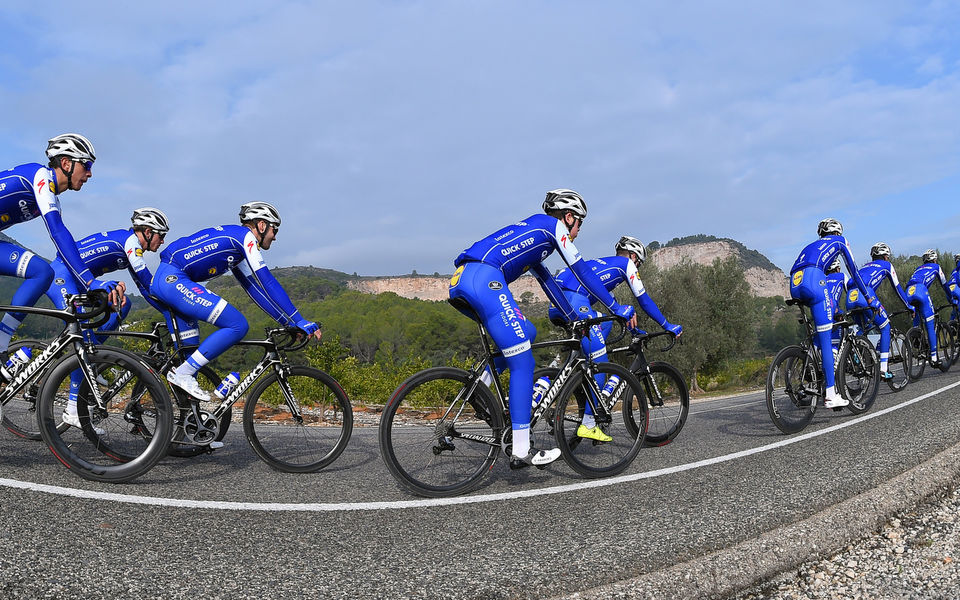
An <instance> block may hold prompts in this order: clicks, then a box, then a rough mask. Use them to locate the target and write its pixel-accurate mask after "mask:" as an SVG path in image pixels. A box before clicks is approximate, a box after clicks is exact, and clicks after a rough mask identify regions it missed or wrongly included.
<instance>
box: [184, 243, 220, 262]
mask: <svg viewBox="0 0 960 600" xmlns="http://www.w3.org/2000/svg"><path fill="white" fill-rule="evenodd" d="M219 247H220V243H219V242H213V243H212V244H207V245H206V246H204V247H203V248H197V249H196V250H191V251H190V252H187V253H186V254H184V255H183V260H190V259H191V258H194V257H196V256H200V255H201V254H204V253H205V252H210V251H211V250H216V249H217V248H219Z"/></svg>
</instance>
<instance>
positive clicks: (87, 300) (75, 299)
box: [66, 290, 111, 329]
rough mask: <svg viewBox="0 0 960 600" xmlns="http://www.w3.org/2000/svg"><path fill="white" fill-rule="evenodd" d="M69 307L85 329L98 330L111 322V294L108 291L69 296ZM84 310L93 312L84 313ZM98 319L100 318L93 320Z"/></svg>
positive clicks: (93, 291)
mask: <svg viewBox="0 0 960 600" xmlns="http://www.w3.org/2000/svg"><path fill="white" fill-rule="evenodd" d="M66 302H67V306H68V307H69V308H70V309H71V310H72V311H73V313H74V314H75V315H77V317H78V318H82V321H80V327H82V328H83V329H96V328H97V327H100V326H101V325H103V324H104V323H106V322H107V321H109V320H110V316H111V315H110V313H111V311H110V310H109V309H110V294H109V292H107V291H106V290H90V291H88V292H86V293H84V294H75V295H68V296H67V297H66ZM84 308H89V309H92V310H88V311H82V309H84ZM96 317H100V318H98V319H96V320H93V319H94V318H96Z"/></svg>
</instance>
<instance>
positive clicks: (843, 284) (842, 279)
mask: <svg viewBox="0 0 960 600" xmlns="http://www.w3.org/2000/svg"><path fill="white" fill-rule="evenodd" d="M826 281H827V284H826V285H827V293H828V294H830V299H831V300H833V306H834V308H835V309H837V310H839V309H840V298H841V297H843V296H845V295H846V292H847V285H848V284H849V281H850V280H849V279H848V278H847V275H846V274H845V273H842V272H840V273H830V274H828V275H827V279H826Z"/></svg>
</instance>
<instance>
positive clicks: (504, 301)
mask: <svg viewBox="0 0 960 600" xmlns="http://www.w3.org/2000/svg"><path fill="white" fill-rule="evenodd" d="M500 307H501V308H503V317H504V323H505V324H506V325H507V326H508V327H510V328H511V329H513V333H515V334H516V336H517V337H518V338H520V339H521V340H525V339H527V336H525V335H524V334H523V325H522V324H521V323H520V321H523V320H525V319H524V316H523V313H521V312H520V309H519V308H514V307H513V306H511V305H510V300H509V298H507V295H506V294H500Z"/></svg>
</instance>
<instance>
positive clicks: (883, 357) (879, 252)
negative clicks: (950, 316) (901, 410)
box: [847, 242, 913, 379]
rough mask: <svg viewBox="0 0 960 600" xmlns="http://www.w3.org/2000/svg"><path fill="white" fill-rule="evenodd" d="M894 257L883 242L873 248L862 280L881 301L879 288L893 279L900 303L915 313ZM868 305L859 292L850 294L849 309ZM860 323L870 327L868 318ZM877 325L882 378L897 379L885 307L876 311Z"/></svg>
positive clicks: (858, 319) (874, 317)
mask: <svg viewBox="0 0 960 600" xmlns="http://www.w3.org/2000/svg"><path fill="white" fill-rule="evenodd" d="M892 255H893V254H892V252H891V250H890V246H888V245H887V244H885V243H883V242H877V243H876V244H874V245H873V246H872V247H871V248H870V258H871V259H872V260H871V261H870V262H868V263H867V264H865V265H863V267H862V268H861V269H860V277H861V278H862V279H863V281H864V283H866V284H867V286H868V287H869V288H870V291H871V292H872V293H873V295H874V296H875V297H877V298H878V299H879V296H877V288H878V287H880V284H882V283H883V281H884V280H885V279H889V280H890V284H891V285H892V286H893V289H895V290H896V291H897V295H899V297H900V301H901V302H903V305H904V306H906V307H907V308H908V309H910V310H911V311H913V307H912V306H910V301H909V300H908V298H907V295H906V294H905V293H904V291H903V288H902V287H900V280H899V279H897V271H896V269H894V268H893V265H892V264H890V257H891V256H892ZM866 305H867V303H866V302H864V300H863V298H862V297H861V296H860V292H859V291H858V290H850V293H849V294H848V295H847V308H848V309H850V308H860V307H864V306H866ZM857 321H858V322H859V323H860V326H861V327H863V328H866V324H867V323H866V321H867V320H866V318H865V317H862V316H858V318H857ZM873 322H874V324H875V325H876V326H877V327H878V328H879V329H880V346H879V350H880V376H881V377H882V378H884V379H893V373H891V372H890V371H889V369H888V364H889V362H890V319H889V317H887V312H886V310H884V308H883V305H882V304H881V305H880V307H879V308H878V309H876V310H875V311H874V312H873Z"/></svg>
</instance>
